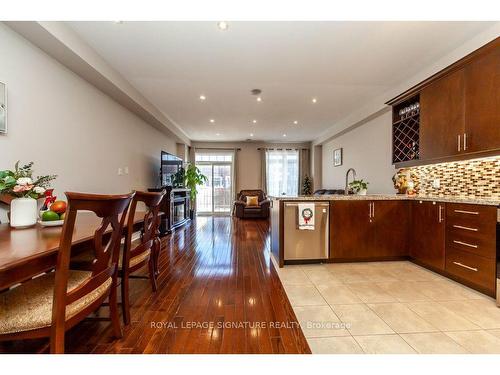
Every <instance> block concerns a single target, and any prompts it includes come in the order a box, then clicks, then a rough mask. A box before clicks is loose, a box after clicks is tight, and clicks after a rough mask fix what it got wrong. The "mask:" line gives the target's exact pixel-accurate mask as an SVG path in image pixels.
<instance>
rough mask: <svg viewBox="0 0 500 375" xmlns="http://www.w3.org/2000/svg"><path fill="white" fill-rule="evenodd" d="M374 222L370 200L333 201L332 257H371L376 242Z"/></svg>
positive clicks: (331, 219)
mask: <svg viewBox="0 0 500 375" xmlns="http://www.w3.org/2000/svg"><path fill="white" fill-rule="evenodd" d="M372 224H373V223H371V222H370V201H332V204H331V208H330V258H332V259H338V260H339V259H342V260H349V259H366V258H369V257H370V254H372V252H373V250H372V249H373V247H374V243H375V239H374V231H373V228H372V227H373V225H372Z"/></svg>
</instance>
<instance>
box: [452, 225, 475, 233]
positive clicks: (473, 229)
mask: <svg viewBox="0 0 500 375" xmlns="http://www.w3.org/2000/svg"><path fill="white" fill-rule="evenodd" d="M453 228H458V229H464V230H470V231H472V232H477V231H478V229H477V228H469V227H463V226H461V225H453Z"/></svg>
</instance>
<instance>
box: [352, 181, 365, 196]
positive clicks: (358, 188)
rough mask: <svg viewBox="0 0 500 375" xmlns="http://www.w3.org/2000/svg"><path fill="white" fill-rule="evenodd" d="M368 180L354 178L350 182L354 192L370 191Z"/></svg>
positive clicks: (363, 193)
mask: <svg viewBox="0 0 500 375" xmlns="http://www.w3.org/2000/svg"><path fill="white" fill-rule="evenodd" d="M368 184H369V183H368V182H366V181H363V180H354V181H353V182H351V183H350V184H349V187H350V188H351V190H352V191H353V193H354V194H357V195H366V192H367V191H368Z"/></svg>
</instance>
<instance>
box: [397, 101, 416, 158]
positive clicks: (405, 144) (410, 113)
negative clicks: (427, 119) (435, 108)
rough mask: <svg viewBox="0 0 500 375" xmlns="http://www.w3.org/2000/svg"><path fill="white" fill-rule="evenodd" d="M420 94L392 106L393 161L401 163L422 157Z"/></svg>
mask: <svg viewBox="0 0 500 375" xmlns="http://www.w3.org/2000/svg"><path fill="white" fill-rule="evenodd" d="M419 141H420V105H419V96H418V95H416V96H414V97H411V98H409V99H407V100H405V101H404V102H401V103H398V104H396V105H394V106H393V107H392V163H393V164H396V165H397V164H400V163H407V162H411V161H412V160H418V159H419V157H420V149H419Z"/></svg>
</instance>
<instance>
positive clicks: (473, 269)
mask: <svg viewBox="0 0 500 375" xmlns="http://www.w3.org/2000/svg"><path fill="white" fill-rule="evenodd" d="M453 264H456V265H457V266H460V267H463V268H467V269H468V270H471V271H474V272H477V271H478V269H477V268H474V267H470V266H466V265H465V264H462V263H460V262H453Z"/></svg>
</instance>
